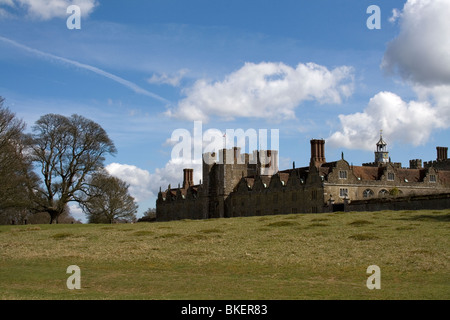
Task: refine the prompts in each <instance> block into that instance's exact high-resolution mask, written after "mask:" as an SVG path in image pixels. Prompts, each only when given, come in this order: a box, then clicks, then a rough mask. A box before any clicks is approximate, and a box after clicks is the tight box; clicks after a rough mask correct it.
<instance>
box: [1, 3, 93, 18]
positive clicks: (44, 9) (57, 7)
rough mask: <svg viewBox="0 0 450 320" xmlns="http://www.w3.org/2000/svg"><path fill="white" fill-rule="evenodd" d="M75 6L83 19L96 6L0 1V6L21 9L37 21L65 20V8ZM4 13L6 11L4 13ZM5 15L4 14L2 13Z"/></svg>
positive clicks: (91, 4) (88, 4) (89, 4)
mask: <svg viewBox="0 0 450 320" xmlns="http://www.w3.org/2000/svg"><path fill="white" fill-rule="evenodd" d="M70 5H77V6H79V7H80V9H81V14H82V15H83V17H87V16H88V15H90V14H91V13H92V12H93V11H94V9H95V7H96V6H97V5H98V1H97V0H0V6H3V7H5V6H7V7H10V8H13V9H23V10H25V12H26V15H27V16H29V17H31V18H34V19H38V20H50V19H52V18H67V16H68V14H67V7H69V6H70ZM3 11H5V9H3ZM5 12H6V11H5ZM4 15H6V13H4Z"/></svg>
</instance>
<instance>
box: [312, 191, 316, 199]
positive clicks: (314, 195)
mask: <svg viewBox="0 0 450 320" xmlns="http://www.w3.org/2000/svg"><path fill="white" fill-rule="evenodd" d="M311 199H312V200H316V199H317V190H313V191H311Z"/></svg>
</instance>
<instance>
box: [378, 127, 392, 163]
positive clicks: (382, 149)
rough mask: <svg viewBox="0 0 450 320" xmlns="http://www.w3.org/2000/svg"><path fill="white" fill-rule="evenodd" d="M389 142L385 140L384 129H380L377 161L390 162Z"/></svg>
mask: <svg viewBox="0 0 450 320" xmlns="http://www.w3.org/2000/svg"><path fill="white" fill-rule="evenodd" d="M386 146H387V143H386V142H385V141H384V140H383V130H380V140H379V141H378V142H377V151H375V163H376V164H384V163H388V162H389V152H388V151H387V148H386Z"/></svg>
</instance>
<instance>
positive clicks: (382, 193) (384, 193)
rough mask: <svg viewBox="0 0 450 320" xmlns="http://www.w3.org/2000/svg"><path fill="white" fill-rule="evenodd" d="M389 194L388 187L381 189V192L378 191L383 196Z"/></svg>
mask: <svg viewBox="0 0 450 320" xmlns="http://www.w3.org/2000/svg"><path fill="white" fill-rule="evenodd" d="M388 194H389V191H387V190H386V189H383V190H380V192H378V195H379V196H380V197H382V198H384V197H387V196H388Z"/></svg>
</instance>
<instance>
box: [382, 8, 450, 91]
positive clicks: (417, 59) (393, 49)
mask: <svg viewBox="0 0 450 320" xmlns="http://www.w3.org/2000/svg"><path fill="white" fill-rule="evenodd" d="M393 17H395V18H393V19H397V18H398V19H399V21H400V33H399V35H398V37H397V38H395V39H394V40H392V41H391V42H390V43H389V44H388V47H387V50H386V52H385V55H384V58H383V61H382V65H381V66H382V68H383V69H384V70H386V71H387V72H388V73H391V74H396V73H397V74H399V75H400V76H401V77H402V78H403V79H405V80H407V81H410V82H411V83H412V84H420V85H426V86H434V85H442V84H447V85H450V54H449V53H450V19H449V17H450V1H448V0H408V1H407V3H405V5H404V7H403V10H402V12H401V13H399V12H398V11H396V12H395V13H394V16H393Z"/></svg>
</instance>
